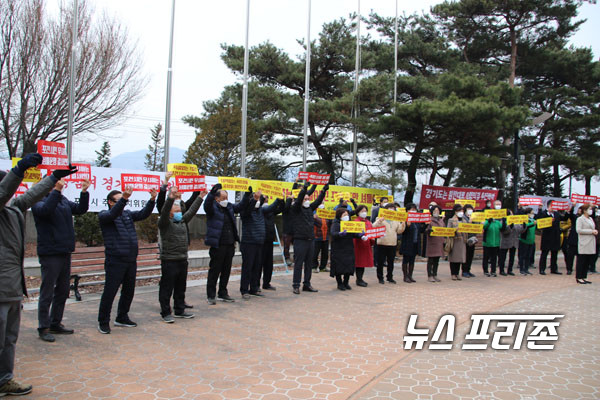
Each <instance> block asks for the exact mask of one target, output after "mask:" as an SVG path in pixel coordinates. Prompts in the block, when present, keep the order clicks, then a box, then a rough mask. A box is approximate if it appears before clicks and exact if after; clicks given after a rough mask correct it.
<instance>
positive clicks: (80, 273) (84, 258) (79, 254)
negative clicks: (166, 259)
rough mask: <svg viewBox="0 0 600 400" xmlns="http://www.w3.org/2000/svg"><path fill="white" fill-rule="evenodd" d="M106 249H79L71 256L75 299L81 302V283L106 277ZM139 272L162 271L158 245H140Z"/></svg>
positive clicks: (72, 285)
mask: <svg viewBox="0 0 600 400" xmlns="http://www.w3.org/2000/svg"><path fill="white" fill-rule="evenodd" d="M104 260H105V256H104V247H82V248H77V249H76V250H75V252H74V253H73V254H72V255H71V279H72V280H73V283H72V284H71V289H72V290H73V293H74V294H75V299H76V300H77V301H81V294H80V293H79V286H80V285H79V281H80V279H81V278H84V277H89V276H98V275H104V274H105V271H104ZM137 266H138V268H140V267H141V269H138V271H149V270H153V269H160V251H159V249H158V244H157V243H154V244H148V245H140V246H139V251H138V257H137Z"/></svg>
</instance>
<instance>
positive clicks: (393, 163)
mask: <svg viewBox="0 0 600 400" xmlns="http://www.w3.org/2000/svg"><path fill="white" fill-rule="evenodd" d="M397 100H398V0H396V19H395V20H394V99H393V101H392V113H395V112H396V101H397ZM392 146H393V147H392V198H394V192H395V188H396V146H395V140H392Z"/></svg>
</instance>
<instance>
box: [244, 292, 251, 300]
mask: <svg viewBox="0 0 600 400" xmlns="http://www.w3.org/2000/svg"><path fill="white" fill-rule="evenodd" d="M242 299H244V300H250V293H242Z"/></svg>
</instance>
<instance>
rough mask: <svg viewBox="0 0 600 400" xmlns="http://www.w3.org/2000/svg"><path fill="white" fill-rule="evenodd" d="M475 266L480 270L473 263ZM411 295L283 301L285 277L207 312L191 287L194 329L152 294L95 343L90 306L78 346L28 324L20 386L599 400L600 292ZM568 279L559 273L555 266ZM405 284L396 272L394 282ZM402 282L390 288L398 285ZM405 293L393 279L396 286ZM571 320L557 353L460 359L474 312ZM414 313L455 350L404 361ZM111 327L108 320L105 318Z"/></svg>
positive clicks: (271, 397)
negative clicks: (442, 330)
mask: <svg viewBox="0 0 600 400" xmlns="http://www.w3.org/2000/svg"><path fill="white" fill-rule="evenodd" d="M479 263H480V262H479ZM479 263H478V262H476V266H475V267H474V272H475V274H477V275H478V276H477V278H474V279H463V281H460V282H454V281H451V280H450V276H449V267H448V265H447V263H441V265H440V271H441V275H440V278H441V279H442V282H441V283H436V284H432V283H428V282H427V281H426V277H425V273H424V270H425V265H424V264H423V263H419V264H417V267H416V271H415V272H416V274H415V278H416V280H417V283H416V284H410V285H409V284H405V283H401V282H399V283H398V284H397V285H391V284H385V285H379V284H377V281H376V279H375V274H374V272H375V271H373V270H370V271H368V272H367V274H366V280H367V281H368V282H369V287H367V288H360V287H356V286H355V285H354V279H353V280H352V282H351V284H352V285H353V290H352V291H346V292H340V291H338V290H337V289H336V285H335V281H334V280H333V279H331V278H330V277H329V275H328V274H324V273H321V274H315V275H313V285H314V286H315V287H316V288H318V289H319V293H315V294H312V293H301V294H300V295H299V296H297V295H294V294H293V293H292V291H291V274H289V275H280V276H278V277H275V278H274V282H273V283H274V285H275V286H277V291H276V292H266V295H267V296H266V298H252V299H251V300H249V301H243V300H241V298H240V296H239V282H237V281H234V282H231V283H230V286H229V288H230V294H232V295H233V296H234V297H235V298H236V302H235V303H233V304H224V303H218V304H217V305H216V306H209V305H208V304H207V303H206V299H205V297H206V296H205V287H204V286H197V287H191V288H188V293H187V302H188V303H192V304H194V306H195V308H194V310H193V311H194V312H195V314H196V318H195V319H191V320H179V319H178V320H176V323H175V324H172V325H167V324H164V323H163V322H161V320H160V315H159V305H158V293H157V292H156V291H154V292H146V293H143V292H141V291H140V292H138V294H137V295H136V298H135V300H134V303H133V306H132V312H131V313H130V316H131V318H132V319H133V320H134V321H136V322H138V324H139V326H138V327H137V328H119V327H114V328H113V330H112V333H111V334H110V335H101V334H100V333H98V331H97V330H96V318H97V309H98V301H96V300H91V301H84V302H81V303H77V304H70V305H68V306H67V309H66V312H65V320H64V323H65V325H67V326H69V327H73V328H74V329H75V330H76V334H75V335H73V336H70V337H69V336H57V341H56V342H55V343H53V344H47V343H44V342H42V341H41V340H40V339H38V337H37V331H36V327H37V313H36V311H35V310H28V311H24V313H23V320H22V324H21V336H20V339H19V344H18V348H17V350H18V352H17V358H18V359H17V369H16V375H17V377H18V378H19V379H20V380H22V381H24V382H26V383H30V384H33V385H34V392H33V394H32V395H30V396H29V398H36V399H42V398H44V399H86V398H114V399H268V400H275V399H347V398H353V399H359V398H360V399H384V398H395V399H413V398H414V399H595V398H600V322H599V321H600V310H599V308H598V305H599V302H600V279H598V278H597V277H598V275H592V276H591V277H590V279H591V280H593V281H595V283H594V284H592V285H577V284H576V283H575V279H574V277H573V276H566V275H562V276H557V275H547V276H540V275H537V274H535V275H533V276H528V277H521V276H515V277H501V276H499V277H497V278H485V277H483V276H482V274H481V268H480V267H479V265H480V264H479ZM561 270H563V271H564V266H562V265H561ZM399 272H400V271H399ZM397 277H398V275H397ZM398 281H400V279H398ZM481 312H485V313H489V312H501V313H513V312H514V313H537V314H541V313H555V314H563V313H564V314H565V317H564V319H562V321H561V325H560V328H559V335H560V339H559V341H558V343H557V344H556V348H555V350H553V351H531V350H509V351H492V350H486V351H463V350H459V349H456V347H457V345H459V344H460V343H459V342H460V341H461V340H462V338H464V332H465V330H467V329H468V328H469V326H470V321H469V319H470V316H471V314H473V313H481ZM411 313H417V314H419V323H418V324H419V326H427V327H430V328H434V327H435V324H436V323H437V320H438V318H439V317H440V315H442V314H447V313H452V314H454V315H455V316H456V318H457V324H458V327H457V333H456V335H455V337H456V340H457V343H455V349H453V350H451V351H430V350H422V351H415V350H413V351H405V350H403V349H402V338H403V335H404V334H405V331H406V326H407V321H408V317H409V315H410V314H411ZM113 318H114V316H113Z"/></svg>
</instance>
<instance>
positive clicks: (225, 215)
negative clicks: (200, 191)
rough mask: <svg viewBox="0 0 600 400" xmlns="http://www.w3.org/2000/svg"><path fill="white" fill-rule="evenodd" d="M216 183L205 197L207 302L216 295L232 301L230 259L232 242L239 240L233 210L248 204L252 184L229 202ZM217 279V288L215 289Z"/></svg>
mask: <svg viewBox="0 0 600 400" xmlns="http://www.w3.org/2000/svg"><path fill="white" fill-rule="evenodd" d="M222 188H223V186H222V185H221V184H220V183H217V184H216V185H215V186H213V187H212V189H211V190H210V192H209V193H208V195H207V196H206V199H204V211H205V212H206V239H205V240H204V243H206V245H207V246H210V250H209V255H210V264H209V269H208V279H207V281H206V296H207V301H208V304H210V305H215V304H217V300H216V297H217V295H218V297H219V299H221V300H223V301H224V302H228V303H231V302H233V301H234V300H233V298H232V297H231V296H229V293H228V292H227V284H228V283H229V275H230V274H231V262H232V260H233V256H234V254H235V243H236V242H239V241H240V237H239V236H238V231H237V227H236V223H235V214H236V213H240V212H241V211H242V210H244V209H245V208H246V207H247V206H248V202H249V201H250V194H251V193H252V187H249V188H248V191H247V192H245V193H244V195H243V196H242V200H240V202H239V203H235V204H232V203H230V202H229V200H228V194H227V191H226V190H221V189H222ZM217 282H219V292H218V293H217Z"/></svg>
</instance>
